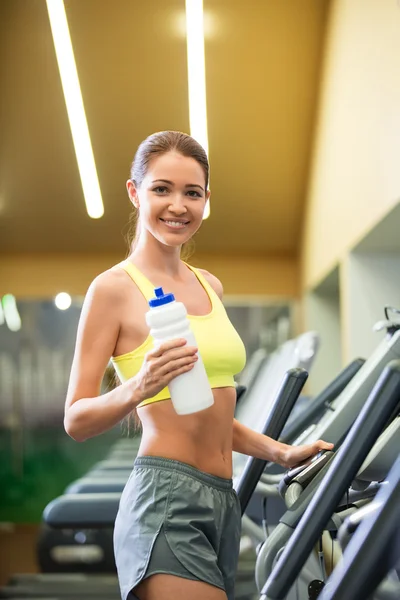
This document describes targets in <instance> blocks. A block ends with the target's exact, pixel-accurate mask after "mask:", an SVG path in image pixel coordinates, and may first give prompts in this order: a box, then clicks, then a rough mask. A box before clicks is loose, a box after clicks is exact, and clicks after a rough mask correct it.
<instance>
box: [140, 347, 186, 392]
mask: <svg viewBox="0 0 400 600" xmlns="http://www.w3.org/2000/svg"><path fill="white" fill-rule="evenodd" d="M186 343H187V342H186V340H185V339H177V340H170V341H168V342H164V344H161V345H160V346H157V347H156V348H154V349H153V350H151V351H150V352H147V354H145V357H144V361H143V364H142V367H141V369H140V371H139V373H138V374H137V375H136V376H135V379H136V382H137V391H138V393H139V403H140V402H142V401H143V400H147V399H148V398H153V396H156V395H157V394H158V393H159V392H161V390H163V389H164V388H165V387H167V385H168V384H169V382H170V381H171V380H172V379H174V378H175V377H177V376H178V375H181V374H182V373H187V372H188V371H190V370H191V369H193V367H194V365H195V363H196V361H197V360H198V356H197V352H198V349H197V348H196V347H194V346H187V345H186Z"/></svg>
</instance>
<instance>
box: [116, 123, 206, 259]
mask: <svg viewBox="0 0 400 600" xmlns="http://www.w3.org/2000/svg"><path fill="white" fill-rule="evenodd" d="M174 151H175V152H178V153H179V154H182V156H187V157H188V158H194V160H196V161H197V162H198V163H199V165H200V166H201V167H202V169H203V171H204V178H205V190H206V191H207V188H208V180H209V164H208V158H207V154H206V152H205V150H204V148H203V147H202V146H201V145H200V144H199V143H198V142H196V140H195V139H194V138H192V137H191V136H190V135H187V134H186V133H181V132H180V131H159V132H158V133H153V134H152V135H150V136H149V137H148V138H146V139H145V140H144V141H143V142H142V143H141V144H140V146H139V148H138V149H137V151H136V154H135V158H134V160H133V162H132V165H131V171H130V179H131V181H133V183H134V184H135V185H136V187H140V185H141V184H142V181H143V179H144V178H145V176H146V173H147V169H148V168H149V164H150V161H151V159H152V158H155V157H157V156H162V155H163V154H166V153H167V152H174ZM129 226H130V227H129V231H128V235H127V242H128V252H129V253H131V252H132V250H133V249H134V247H135V245H136V243H137V240H138V238H139V235H140V221H139V213H138V212H137V210H135V209H133V211H132V213H131V215H130V217H129ZM186 246H187V245H186V244H184V246H183V249H184V251H185V257H186V258H187V248H186Z"/></svg>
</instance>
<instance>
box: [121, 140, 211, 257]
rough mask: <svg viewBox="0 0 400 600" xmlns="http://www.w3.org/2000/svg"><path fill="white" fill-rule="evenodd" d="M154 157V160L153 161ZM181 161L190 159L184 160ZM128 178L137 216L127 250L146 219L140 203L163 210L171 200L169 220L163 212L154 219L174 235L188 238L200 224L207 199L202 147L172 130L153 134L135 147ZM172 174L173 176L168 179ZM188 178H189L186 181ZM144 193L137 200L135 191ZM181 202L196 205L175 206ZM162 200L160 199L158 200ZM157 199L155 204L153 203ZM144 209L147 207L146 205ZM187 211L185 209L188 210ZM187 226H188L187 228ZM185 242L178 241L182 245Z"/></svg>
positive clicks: (138, 236)
mask: <svg viewBox="0 0 400 600" xmlns="http://www.w3.org/2000/svg"><path fill="white" fill-rule="evenodd" d="M155 158H157V161H154V159H155ZM185 159H191V160H190V161H187V160H186V161H185ZM150 161H152V168H151V169H150V170H149V163H150ZM182 166H186V167H187V168H188V172H187V174H186V173H184V172H183V171H182ZM130 175H131V176H130V179H129V180H128V182H127V190H128V194H129V198H130V200H131V202H132V204H133V206H134V208H135V209H136V210H137V211H140V218H138V213H137V212H136V213H134V214H133V222H134V223H135V227H134V230H133V233H132V234H130V237H131V239H130V243H131V246H130V251H133V250H134V248H136V247H137V245H138V242H139V238H140V232H141V226H142V222H143V219H146V214H147V213H146V211H145V210H143V209H144V208H145V207H144V206H141V203H143V202H145V200H146V199H147V200H148V202H151V203H152V204H151V206H152V208H153V209H154V208H155V207H156V206H157V207H158V209H161V210H164V213H165V208H164V209H163V207H165V206H166V202H167V201H168V202H169V203H170V202H171V198H172V201H173V202H174V204H175V210H174V214H173V219H172V217H171V215H169V216H170V218H169V219H166V218H164V217H165V216H168V215H167V214H166V213H165V214H163V215H162V216H159V217H158V219H159V221H161V222H162V223H164V224H165V228H164V229H166V228H168V230H170V231H172V230H173V231H174V232H183V231H184V232H185V234H189V235H188V238H189V239H190V238H191V237H192V236H193V234H194V233H195V232H196V231H197V229H198V228H199V227H200V225H201V221H202V219H203V215H204V208H205V202H206V201H207V200H208V198H209V197H210V192H209V191H208V189H207V188H208V178H209V167H208V159H207V155H206V153H205V151H204V150H203V148H202V147H201V146H200V144H198V143H197V142H196V141H195V140H194V139H193V138H192V137H190V136H188V135H185V134H183V133H179V132H176V131H165V132H160V133H155V134H153V135H151V136H150V137H148V138H147V139H146V140H144V141H143V142H142V143H141V145H140V146H139V148H138V150H137V152H136V156H135V160H134V161H133V163H132V167H131V174H130ZM172 175H174V177H172ZM187 178H189V179H187ZM139 189H141V190H142V192H144V191H145V190H146V198H145V197H144V193H143V195H142V196H141V200H139V194H138V190H139ZM179 197H181V199H184V198H190V199H191V200H193V201H195V200H198V202H196V205H197V206H196V207H195V208H194V206H193V205H194V202H191V203H190V205H189V207H186V204H185V202H181V206H180V207H179V205H178V206H177V203H179ZM162 198H163V200H161V199H162ZM157 199H159V200H158V204H157ZM147 208H149V206H148V205H147ZM188 209H189V210H188ZM192 217H195V221H196V228H194V227H193V218H192ZM189 226H190V227H189ZM187 241H188V240H185V241H183V242H182V245H183V246H184V245H185V243H187Z"/></svg>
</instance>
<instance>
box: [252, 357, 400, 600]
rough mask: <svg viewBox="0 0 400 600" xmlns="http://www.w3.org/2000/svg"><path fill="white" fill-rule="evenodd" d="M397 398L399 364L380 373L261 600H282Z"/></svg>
mask: <svg viewBox="0 0 400 600" xmlns="http://www.w3.org/2000/svg"><path fill="white" fill-rule="evenodd" d="M399 398H400V360H393V361H391V362H390V363H389V364H388V365H387V366H386V367H385V369H384V370H383V372H382V373H381V376H380V377H379V379H378V381H377V383H376V384H375V386H374V388H373V389H372V391H371V393H370V395H369V397H368V399H367V401H366V403H365V405H364V407H363V409H362V410H361V412H360V414H359V415H358V417H357V419H356V420H355V422H354V423H353V425H352V427H351V429H350V431H349V433H348V435H347V437H346V439H345V441H344V443H343V445H342V446H341V448H340V449H339V450H338V452H337V454H336V456H335V458H334V459H333V461H332V464H331V467H330V469H329V470H328V472H327V474H326V475H325V477H324V478H323V480H322V482H321V484H320V485H319V487H318V489H317V491H316V493H315V495H314V496H313V498H312V500H311V502H310V504H309V505H308V507H307V509H306V511H305V513H304V515H303V516H302V518H301V520H300V522H299V524H298V526H297V528H296V530H295V531H294V533H293V535H292V536H291V538H290V540H289V542H288V544H287V545H286V547H285V549H284V551H283V552H282V554H281V556H280V558H279V560H278V562H277V564H276V566H275V567H274V569H273V571H272V573H271V575H270V577H269V578H268V580H267V582H266V583H265V585H264V587H263V589H262V592H261V598H262V600H283V598H284V597H285V596H286V594H287V593H288V592H289V590H290V588H291V586H292V584H293V583H294V581H295V579H296V577H297V575H298V573H299V572H300V571H301V569H302V567H303V566H304V563H305V561H306V560H307V557H308V556H309V555H310V553H311V551H312V548H313V547H314V545H315V543H316V542H317V541H318V538H319V537H320V535H321V531H323V528H324V527H325V525H326V524H327V522H328V521H329V519H330V517H331V516H332V514H333V513H334V512H335V508H336V506H337V505H338V503H339V501H340V499H341V497H342V496H343V493H344V492H345V490H346V489H347V488H348V487H349V486H350V484H351V482H352V480H353V479H354V477H355V476H356V474H357V472H358V470H359V468H360V466H361V464H362V461H363V460H364V459H365V456H366V455H367V454H368V452H369V451H370V450H371V448H372V446H373V444H374V443H375V440H376V439H377V437H378V436H379V435H380V433H381V431H382V429H383V427H384V426H385V424H386V423H387V419H388V417H389V416H390V414H391V413H392V411H393V409H394V407H395V406H396V404H397V403H398V402H399Z"/></svg>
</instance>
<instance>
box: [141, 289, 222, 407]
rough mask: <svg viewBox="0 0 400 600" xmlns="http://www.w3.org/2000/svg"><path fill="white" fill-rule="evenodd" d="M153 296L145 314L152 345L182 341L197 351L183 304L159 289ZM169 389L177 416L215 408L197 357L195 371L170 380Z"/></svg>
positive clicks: (203, 369) (204, 371)
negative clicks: (176, 340)
mask: <svg viewBox="0 0 400 600" xmlns="http://www.w3.org/2000/svg"><path fill="white" fill-rule="evenodd" d="M154 292H155V295H156V297H155V298H152V299H151V300H149V306H150V310H149V311H148V312H147V313H146V322H147V325H148V326H149V327H150V335H151V336H152V337H153V339H154V341H155V344H156V345H157V346H158V345H160V344H162V343H164V342H167V341H168V340H174V339H178V338H179V339H181V338H182V339H185V340H186V341H187V343H188V345H189V346H195V347H197V344H196V338H195V337H194V334H193V332H192V330H191V329H190V323H189V320H188V319H187V311H186V308H185V306H184V304H182V302H177V301H176V300H175V297H174V295H173V294H164V292H163V289H162V288H156V289H155V290H154ZM168 389H169V391H170V394H171V400H172V404H173V406H174V409H175V411H176V412H177V413H178V415H189V414H191V413H195V412H198V411H200V410H204V409H205V408H208V407H209V406H212V405H213V404H214V397H213V393H212V391H211V387H210V383H209V381H208V378H207V373H206V370H205V368H204V364H203V361H202V359H201V356H200V354H199V353H198V360H197V361H196V362H195V363H194V367H193V368H192V369H191V370H190V371H188V372H187V373H182V374H181V375H178V376H177V377H175V378H174V379H172V380H171V381H170V382H169V385H168Z"/></svg>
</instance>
